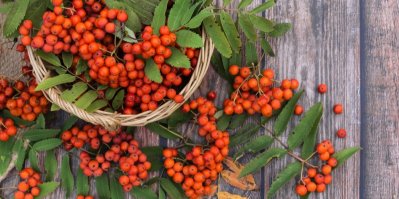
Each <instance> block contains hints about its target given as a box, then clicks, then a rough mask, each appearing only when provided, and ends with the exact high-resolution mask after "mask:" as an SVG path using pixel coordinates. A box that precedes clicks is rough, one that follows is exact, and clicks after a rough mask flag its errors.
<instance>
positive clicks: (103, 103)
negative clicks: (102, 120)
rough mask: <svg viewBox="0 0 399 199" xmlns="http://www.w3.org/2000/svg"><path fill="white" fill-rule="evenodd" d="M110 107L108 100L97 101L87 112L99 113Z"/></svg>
mask: <svg viewBox="0 0 399 199" xmlns="http://www.w3.org/2000/svg"><path fill="white" fill-rule="evenodd" d="M107 105H108V101H107V100H102V99H99V100H96V101H94V102H93V103H92V104H91V105H90V106H89V107H87V109H86V111H87V112H88V113H93V112H95V111H98V110H100V109H102V108H104V107H106V106H107Z"/></svg>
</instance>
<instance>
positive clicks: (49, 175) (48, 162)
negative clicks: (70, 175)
mask: <svg viewBox="0 0 399 199" xmlns="http://www.w3.org/2000/svg"><path fill="white" fill-rule="evenodd" d="M57 168H58V162H57V158H56V157H55V152H54V150H51V151H47V153H46V157H45V158H44V169H45V171H46V181H51V180H54V177H55V175H56V173H57Z"/></svg>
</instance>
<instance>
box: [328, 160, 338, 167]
mask: <svg viewBox="0 0 399 199" xmlns="http://www.w3.org/2000/svg"><path fill="white" fill-rule="evenodd" d="M327 164H328V165H330V166H331V167H336V166H337V165H338V161H337V159H335V158H330V159H328V161H327Z"/></svg>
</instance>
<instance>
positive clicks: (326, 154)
mask: <svg viewBox="0 0 399 199" xmlns="http://www.w3.org/2000/svg"><path fill="white" fill-rule="evenodd" d="M316 151H317V153H318V155H319V159H320V160H322V161H323V162H324V164H323V165H322V166H321V167H320V169H319V170H320V171H318V170H317V169H316V168H308V170H307V177H305V178H302V179H301V183H300V184H298V185H297V186H296V188H295V191H296V193H297V194H298V195H300V196H304V195H306V194H308V193H311V192H315V191H316V192H319V193H320V192H324V191H325V190H326V185H328V184H330V183H331V181H332V176H331V171H332V169H333V168H334V167H336V166H337V165H338V161H337V159H335V158H334V157H331V155H332V154H334V146H333V145H332V144H331V142H330V141H329V140H324V141H322V142H321V143H319V144H318V145H317V147H316Z"/></svg>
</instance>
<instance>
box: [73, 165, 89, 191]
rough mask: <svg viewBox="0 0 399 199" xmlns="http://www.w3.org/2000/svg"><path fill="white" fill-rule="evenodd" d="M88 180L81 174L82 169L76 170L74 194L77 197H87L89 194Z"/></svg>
mask: <svg viewBox="0 0 399 199" xmlns="http://www.w3.org/2000/svg"><path fill="white" fill-rule="evenodd" d="M89 189H90V185H89V178H88V177H87V176H86V175H84V174H83V171H82V169H78V171H77V175H76V192H77V194H78V195H84V196H86V195H88V194H89Z"/></svg>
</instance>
